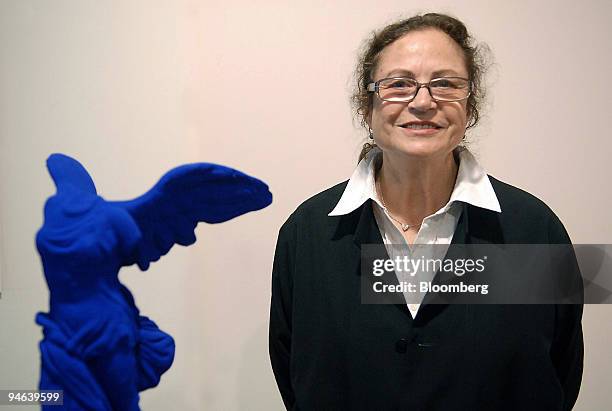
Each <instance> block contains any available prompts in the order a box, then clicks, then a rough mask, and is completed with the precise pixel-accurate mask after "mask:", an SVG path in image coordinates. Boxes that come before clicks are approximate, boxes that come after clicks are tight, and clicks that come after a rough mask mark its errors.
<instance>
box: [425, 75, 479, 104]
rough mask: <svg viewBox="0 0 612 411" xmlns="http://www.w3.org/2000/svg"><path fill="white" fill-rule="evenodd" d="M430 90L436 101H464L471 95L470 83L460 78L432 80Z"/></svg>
mask: <svg viewBox="0 0 612 411" xmlns="http://www.w3.org/2000/svg"><path fill="white" fill-rule="evenodd" d="M429 88H430V90H431V95H432V96H433V98H435V99H436V100H463V99H464V98H466V97H467V96H469V95H470V88H469V82H468V81H466V80H465V79H462V78H458V77H445V78H439V79H435V80H432V81H431V83H430V84H429Z"/></svg>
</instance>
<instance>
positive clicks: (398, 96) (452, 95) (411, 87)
mask: <svg viewBox="0 0 612 411" xmlns="http://www.w3.org/2000/svg"><path fill="white" fill-rule="evenodd" d="M421 87H425V88H426V89H427V90H428V91H429V95H430V96H431V98H432V99H433V100H434V101H461V100H465V99H466V98H468V97H469V96H470V93H471V89H470V81H469V80H468V79H465V78H462V77H440V78H434V79H432V80H430V81H429V82H427V83H419V82H418V81H416V80H415V79H413V78H410V77H389V78H383V79H381V80H378V81H376V82H374V83H370V84H368V92H376V94H377V95H378V97H380V99H381V100H384V101H392V102H402V103H403V102H410V101H412V100H413V99H414V97H415V96H416V95H417V94H418V93H419V90H421Z"/></svg>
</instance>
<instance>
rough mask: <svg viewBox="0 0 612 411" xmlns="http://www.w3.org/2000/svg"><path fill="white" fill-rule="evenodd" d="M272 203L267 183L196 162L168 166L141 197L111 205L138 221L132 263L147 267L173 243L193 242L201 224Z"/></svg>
mask: <svg viewBox="0 0 612 411" xmlns="http://www.w3.org/2000/svg"><path fill="white" fill-rule="evenodd" d="M271 202H272V194H271V193H270V191H269V190H268V186H267V185H266V184H265V183H264V182H262V181H260V180H258V179H256V178H254V177H250V176H248V175H246V174H244V173H242V172H240V171H238V170H235V169H232V168H229V167H225V166H221V165H217V164H211V163H196V164H187V165H183V166H180V167H177V168H174V169H172V170H170V171H169V172H168V173H166V174H165V175H164V176H163V177H162V178H161V179H160V180H159V182H157V184H155V186H154V187H153V188H152V189H151V190H149V191H148V192H147V193H145V194H144V195H142V196H141V197H138V198H136V199H134V200H131V201H123V202H112V203H111V204H113V205H116V206H119V207H121V208H123V209H125V210H126V211H127V212H128V213H129V214H130V215H131V216H132V218H133V219H134V221H135V222H136V224H137V225H138V227H139V229H140V231H141V233H142V240H141V241H140V244H139V246H138V247H137V249H136V251H135V255H134V256H133V259H132V260H133V261H129V262H128V263H129V264H132V263H134V262H136V263H138V266H139V267H140V269H141V270H146V269H147V268H148V267H149V263H150V262H151V261H157V260H158V259H159V258H160V257H161V256H162V255H165V254H166V253H167V252H168V251H169V250H170V248H172V246H173V245H174V244H175V243H177V244H180V245H190V244H193V243H194V242H195V241H196V238H195V234H194V230H195V227H196V226H197V224H198V222H200V221H204V222H207V223H221V222H223V221H227V220H230V219H232V218H234V217H237V216H239V215H242V214H244V213H247V212H249V211H255V210H259V209H262V208H264V207H267V206H268V205H269V204H270V203H271Z"/></svg>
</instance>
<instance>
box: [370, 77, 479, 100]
mask: <svg viewBox="0 0 612 411" xmlns="http://www.w3.org/2000/svg"><path fill="white" fill-rule="evenodd" d="M451 78H456V79H461V80H465V81H467V83H468V93H467V96H465V97H462V98H458V99H451V100H446V99H439V98H435V97H434V96H433V94H432V93H431V88H430V87H431V83H432V82H433V81H436V80H445V79H451ZM385 80H410V81H414V82H415V83H416V91H415V92H414V95H413V96H412V97H411V98H409V99H406V100H397V99H385V98H382V97H381V96H380V82H381V81H385ZM421 87H425V88H426V89H427V91H428V92H429V97H431V99H432V100H433V101H435V102H444V103H451V102H454V101H463V100H466V99H467V98H468V97H470V95H471V94H472V82H471V81H470V80H469V79H467V78H464V77H458V76H447V77H436V78H432V79H431V80H429V81H428V82H426V83H419V82H418V81H416V80H415V79H413V78H412V77H385V78H381V79H380V80H378V81H374V82H372V83H370V84H368V88H367V91H368V92H369V93H373V92H375V93H376V95H377V96H378V98H379V99H381V100H382V101H389V102H392V103H410V102H411V101H412V100H414V99H415V97H416V96H417V95H418V94H419V91H421Z"/></svg>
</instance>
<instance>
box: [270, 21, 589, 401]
mask: <svg viewBox="0 0 612 411" xmlns="http://www.w3.org/2000/svg"><path fill="white" fill-rule="evenodd" d="M483 67H484V66H483V64H482V62H481V57H480V54H479V49H478V48H477V47H475V46H473V40H472V39H471V37H470V36H469V34H468V32H467V29H466V28H465V26H464V24H463V23H461V22H460V21H459V20H457V19H455V18H453V17H450V16H446V15H442V14H426V15H418V16H414V17H412V18H409V19H407V20H402V21H399V22H397V23H395V24H392V25H390V26H387V27H385V28H384V29H382V30H381V31H379V32H377V33H376V34H375V35H374V36H373V37H372V39H370V41H369V42H368V43H367V45H366V48H365V52H364V54H363V56H362V57H361V59H360V61H359V64H358V69H357V74H358V75H357V79H358V82H357V91H356V92H355V95H354V98H353V101H354V103H355V105H356V108H357V114H358V115H359V116H360V117H361V120H362V124H363V125H364V126H366V127H367V128H368V130H369V136H370V139H371V140H372V141H370V142H368V143H367V144H366V145H365V147H364V150H363V152H362V155H361V157H360V161H359V164H358V165H357V168H356V170H355V172H354V173H353V175H352V176H351V177H350V179H349V180H348V181H346V182H343V183H340V184H338V185H336V186H334V187H332V188H330V189H328V190H326V191H324V192H322V193H320V194H318V195H316V196H314V197H313V198H311V199H309V200H307V201H306V202H304V203H303V204H302V205H301V206H300V207H299V208H298V209H297V210H296V211H295V212H294V213H293V214H292V215H291V216H290V217H289V219H288V220H287V222H286V223H285V224H284V225H283V227H282V228H281V230H280V233H279V237H278V243H277V248H276V254H275V259H274V267H273V275H272V304H271V312H270V357H271V361H272V366H273V368H274V373H275V376H276V380H277V383H278V386H279V389H280V392H281V394H282V397H283V400H284V402H285V405H286V406H287V409H293V410H297V409H299V410H319V409H335V410H371V409H380V410H391V409H402V410H440V411H442V410H444V411H449V410H451V411H452V410H538V411H539V410H569V409H571V408H572V407H573V404H574V403H575V401H576V398H577V395H578V391H579V388H580V381H581V375H582V358H583V342H582V328H581V317H582V305H569V304H567V305H555V304H550V303H549V304H547V305H546V304H542V305H528V306H525V305H518V304H515V305H473V306H472V305H435V304H429V303H427V304H425V303H423V297H424V296H421V299H420V300H418V303H414V298H415V296H414V295H413V296H410V297H411V299H410V304H400V305H362V304H361V301H362V298H361V297H362V295H361V291H362V288H361V282H360V275H362V271H360V257H361V256H362V254H361V251H360V249H362V248H363V246H364V245H366V244H381V245H382V244H384V246H385V247H386V251H387V254H388V256H389V257H390V258H393V257H394V255H395V254H396V253H395V251H394V250H395V248H394V247H393V245H400V246H401V245H403V246H407V245H412V244H419V245H425V244H427V245H429V244H431V245H438V248H435V250H437V251H436V252H437V253H440V255H439V256H438V257H444V255H445V254H446V251H447V250H448V246H449V244H451V243H455V244H473V243H478V244H567V243H570V239H569V236H568V234H567V232H566V231H565V228H564V227H563V225H562V223H561V222H560V221H559V219H558V218H557V217H556V216H555V214H554V213H553V212H552V211H551V210H550V208H548V207H547V206H546V205H545V204H544V203H543V202H541V201H540V200H538V199H537V198H535V197H534V196H532V195H531V194H528V193H526V192H524V191H522V190H520V189H518V188H516V187H513V186H510V185H508V184H505V183H502V182H501V181H499V180H497V179H495V178H493V177H491V176H489V175H487V173H486V172H485V171H484V169H483V168H482V167H481V166H480V165H479V164H478V162H477V161H476V159H475V158H474V156H473V155H472V154H471V153H470V152H469V150H467V149H466V148H465V147H462V146H461V142H462V140H463V139H464V136H465V132H466V129H468V128H470V127H472V126H474V125H475V124H476V123H477V122H478V118H479V107H480V101H481V98H482V95H483V92H482V87H481V84H482V73H483ZM440 246H442V247H440ZM432 249H434V248H433V247H432ZM455 274H457V275H459V274H458V273H455ZM577 276H578V278H579V273H578V274H577ZM398 280H399V278H398ZM404 296H405V297H406V302H407V303H408V302H409V300H408V296H406V294H404ZM475 365H478V366H475ZM536 390H537V392H536Z"/></svg>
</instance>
